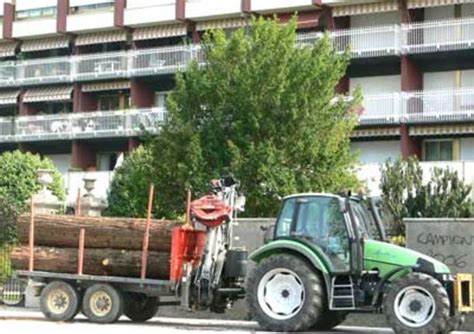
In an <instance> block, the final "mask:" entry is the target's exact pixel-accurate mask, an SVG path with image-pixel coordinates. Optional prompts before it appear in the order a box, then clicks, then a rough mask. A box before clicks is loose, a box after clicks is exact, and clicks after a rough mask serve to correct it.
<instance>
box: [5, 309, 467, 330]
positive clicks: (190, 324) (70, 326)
mask: <svg viewBox="0 0 474 334" xmlns="http://www.w3.org/2000/svg"><path fill="white" fill-rule="evenodd" d="M104 330H106V332H107V333H114V334H120V333H127V334H134V333H140V334H148V333H150V334H151V333H153V334H156V333H159V332H160V331H161V330H163V331H166V333H171V334H175V333H188V334H189V332H191V331H192V332H196V333H215V332H223V331H226V332H233V333H256V332H259V330H258V326H257V324H256V323H254V322H247V321H228V320H203V319H185V318H179V319H178V318H164V317H157V318H153V319H152V320H150V321H149V322H147V323H144V324H134V323H131V322H129V321H127V319H126V318H123V319H120V322H118V323H116V324H112V325H97V324H92V323H89V322H88V321H87V320H86V319H85V318H84V317H81V316H78V318H77V319H76V320H75V321H74V322H71V323H54V322H49V321H46V320H45V319H44V318H43V316H42V314H41V313H39V312H34V311H24V310H21V309H5V308H0V332H3V333H48V334H76V333H77V334H84V333H88V334H93V333H103V332H104ZM333 333H392V331H391V330H390V329H388V328H370V327H352V326H350V327H349V326H340V327H338V328H336V330H334V331H333ZM456 333H471V332H456Z"/></svg>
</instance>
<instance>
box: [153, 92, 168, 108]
mask: <svg viewBox="0 0 474 334" xmlns="http://www.w3.org/2000/svg"><path fill="white" fill-rule="evenodd" d="M168 94H169V93H168V92H156V93H155V107H158V108H165V107H166V99H167V98H168Z"/></svg>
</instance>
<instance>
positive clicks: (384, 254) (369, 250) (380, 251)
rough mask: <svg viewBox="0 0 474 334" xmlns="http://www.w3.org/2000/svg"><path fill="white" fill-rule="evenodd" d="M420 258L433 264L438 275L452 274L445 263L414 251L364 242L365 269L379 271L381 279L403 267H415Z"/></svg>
mask: <svg viewBox="0 0 474 334" xmlns="http://www.w3.org/2000/svg"><path fill="white" fill-rule="evenodd" d="M420 258H422V259H424V260H426V261H428V262H430V263H431V264H433V266H434V270H435V273H436V274H450V270H449V268H448V266H446V265H445V264H444V263H442V262H440V261H438V260H436V259H433V258H432V257H429V256H427V255H424V254H422V253H419V252H416V251H414V250H411V249H408V248H405V247H400V246H396V245H393V244H390V243H387V242H382V241H377V240H366V241H365V242H364V268H365V270H371V269H378V270H379V274H380V276H381V277H383V276H385V275H386V274H387V273H389V272H390V271H392V270H393V269H396V268H399V267H402V266H415V265H416V262H417V261H418V259H420Z"/></svg>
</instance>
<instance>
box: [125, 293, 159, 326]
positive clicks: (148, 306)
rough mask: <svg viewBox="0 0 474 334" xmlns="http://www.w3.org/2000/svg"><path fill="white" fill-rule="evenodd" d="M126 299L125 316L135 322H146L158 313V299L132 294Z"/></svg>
mask: <svg viewBox="0 0 474 334" xmlns="http://www.w3.org/2000/svg"><path fill="white" fill-rule="evenodd" d="M125 298H126V299H125V305H124V314H125V315H126V316H127V317H128V318H129V319H130V320H132V321H133V322H145V321H147V320H150V319H151V318H153V317H154V316H155V315H156V312H158V303H159V299H158V298H156V297H147V296H146V295H144V294H141V293H130V294H127V295H126V296H125Z"/></svg>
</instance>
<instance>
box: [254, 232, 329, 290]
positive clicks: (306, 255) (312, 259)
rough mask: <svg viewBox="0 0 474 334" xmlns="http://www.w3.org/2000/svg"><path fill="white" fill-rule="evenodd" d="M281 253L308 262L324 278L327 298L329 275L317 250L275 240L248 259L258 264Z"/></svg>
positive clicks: (299, 244) (287, 241) (289, 241)
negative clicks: (292, 255)
mask: <svg viewBox="0 0 474 334" xmlns="http://www.w3.org/2000/svg"><path fill="white" fill-rule="evenodd" d="M283 253H284V254H294V255H296V256H299V257H301V258H303V259H304V260H306V261H308V262H309V263H310V264H311V265H312V266H313V267H314V268H315V269H316V270H317V271H318V272H320V273H321V275H322V277H323V278H324V283H325V285H326V289H327V290H328V291H327V293H328V296H329V293H330V291H329V289H330V286H331V280H330V275H329V272H328V269H327V266H326V265H325V264H324V263H323V261H321V259H320V257H319V256H318V255H319V254H318V251H317V250H313V249H311V248H309V247H308V246H306V245H304V244H302V243H299V242H296V241H293V240H275V241H272V242H270V243H268V244H266V245H264V246H262V247H260V248H259V249H257V250H256V251H254V252H252V253H251V254H250V256H249V258H250V260H252V261H253V262H255V263H257V264H258V263H259V262H260V261H262V260H263V259H265V258H267V257H269V256H272V255H277V254H283Z"/></svg>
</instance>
